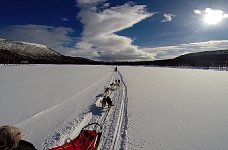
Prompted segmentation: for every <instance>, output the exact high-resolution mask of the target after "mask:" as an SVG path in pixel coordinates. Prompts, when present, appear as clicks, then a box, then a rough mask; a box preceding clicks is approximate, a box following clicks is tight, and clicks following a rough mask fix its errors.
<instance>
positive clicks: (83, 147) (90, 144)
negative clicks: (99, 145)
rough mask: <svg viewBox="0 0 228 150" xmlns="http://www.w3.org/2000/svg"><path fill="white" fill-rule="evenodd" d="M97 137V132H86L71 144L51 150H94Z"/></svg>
mask: <svg viewBox="0 0 228 150" xmlns="http://www.w3.org/2000/svg"><path fill="white" fill-rule="evenodd" d="M96 136H97V132H96V131H95V130H84V131H83V132H81V133H80V134H79V135H78V137H76V138H75V139H74V140H72V141H71V142H70V143H66V144H64V145H62V146H59V147H55V148H52V149H50V150H94V145H95V140H96Z"/></svg>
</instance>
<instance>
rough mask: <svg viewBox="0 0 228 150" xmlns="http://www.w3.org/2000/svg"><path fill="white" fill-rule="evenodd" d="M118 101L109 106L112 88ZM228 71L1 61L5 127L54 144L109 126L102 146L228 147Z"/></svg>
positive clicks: (0, 108) (40, 143) (0, 115)
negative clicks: (105, 104) (105, 106)
mask: <svg viewBox="0 0 228 150" xmlns="http://www.w3.org/2000/svg"><path fill="white" fill-rule="evenodd" d="M116 79H118V80H121V81H122V82H121V83H122V84H121V85H120V86H119V87H116V89H115V90H113V91H112V92H111V94H110V95H111V98H112V100H113V102H114V104H115V106H114V107H112V108H111V109H110V111H109V113H107V112H108V111H107V110H102V109H101V106H100V105H101V104H100V102H99V101H100V99H102V94H103V91H104V87H105V86H108V85H109V84H110V83H112V82H113V81H114V80H116ZM227 90H228V72H219V71H213V70H193V69H173V68H154V67H119V72H113V67H112V66H77V65H24V66H3V65H0V125H7V124H9V125H13V126H17V127H19V128H20V129H21V131H22V136H23V139H25V140H28V141H30V142H32V143H33V144H34V145H35V147H36V148H37V149H48V148H50V147H54V146H57V145H61V144H62V143H64V140H65V139H66V138H68V137H70V138H73V137H75V136H77V134H78V133H79V131H80V130H81V128H82V127H83V126H85V125H86V124H88V123H91V122H99V123H100V124H102V126H103V134H102V139H101V143H100V147H99V148H100V149H145V150H151V149H155V150H183V149H184V150H215V149H216V150H224V149H228V143H227V139H228V116H227V113H228V100H227Z"/></svg>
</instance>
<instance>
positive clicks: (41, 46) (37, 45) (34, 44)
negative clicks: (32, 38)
mask: <svg viewBox="0 0 228 150" xmlns="http://www.w3.org/2000/svg"><path fill="white" fill-rule="evenodd" d="M15 42H16V41H15ZM19 42H20V43H23V44H29V45H33V46H36V47H40V48H47V49H48V47H47V46H45V45H42V44H37V43H29V42H22V41H19Z"/></svg>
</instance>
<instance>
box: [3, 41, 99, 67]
mask: <svg viewBox="0 0 228 150" xmlns="http://www.w3.org/2000/svg"><path fill="white" fill-rule="evenodd" d="M25 61H26V62H28V63H31V64H37V63H39V64H95V63H98V62H96V61H92V60H89V59H86V58H82V57H70V56H63V55H61V54H59V53H58V52H56V51H55V50H53V49H51V48H48V47H47V46H45V45H41V44H35V43H27V42H18V41H10V40H5V39H0V63H2V64H3V63H4V64H14V63H21V62H25Z"/></svg>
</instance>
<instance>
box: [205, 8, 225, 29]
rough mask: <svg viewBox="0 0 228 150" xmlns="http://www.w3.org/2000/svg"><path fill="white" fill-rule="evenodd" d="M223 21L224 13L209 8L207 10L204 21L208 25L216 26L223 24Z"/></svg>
mask: <svg viewBox="0 0 228 150" xmlns="http://www.w3.org/2000/svg"><path fill="white" fill-rule="evenodd" d="M222 19H223V11H222V10H212V9H210V8H207V9H206V10H205V15H204V21H205V22H206V23H207V24H210V25H215V24H218V23H219V22H221V21H222Z"/></svg>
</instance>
